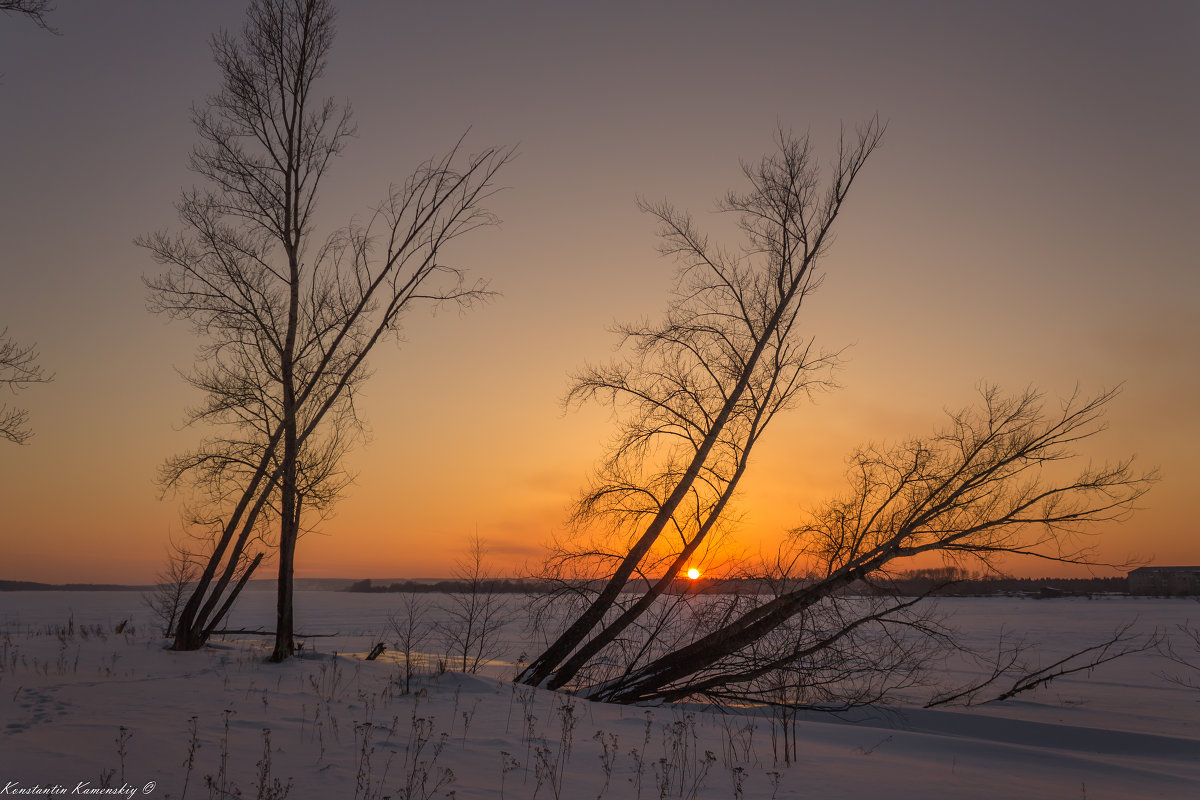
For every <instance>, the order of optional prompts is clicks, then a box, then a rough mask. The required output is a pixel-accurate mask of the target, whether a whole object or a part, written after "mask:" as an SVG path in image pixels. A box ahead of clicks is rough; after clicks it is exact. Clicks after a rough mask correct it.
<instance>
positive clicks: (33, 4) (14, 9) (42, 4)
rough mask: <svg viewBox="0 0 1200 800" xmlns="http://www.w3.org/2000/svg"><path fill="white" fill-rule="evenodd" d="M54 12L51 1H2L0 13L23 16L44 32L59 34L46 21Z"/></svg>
mask: <svg viewBox="0 0 1200 800" xmlns="http://www.w3.org/2000/svg"><path fill="white" fill-rule="evenodd" d="M53 10H54V5H53V4H52V3H51V2H50V0H0V12H3V13H5V14H23V15H24V16H26V17H28V18H29V19H31V20H33V23H34V24H35V25H37V26H38V27H39V28H41V29H42V30H44V31H49V32H50V33H58V31H56V30H55V29H54V28H52V27H50V23H48V22H47V21H46V15H47V14H49V13H50V12H52V11H53Z"/></svg>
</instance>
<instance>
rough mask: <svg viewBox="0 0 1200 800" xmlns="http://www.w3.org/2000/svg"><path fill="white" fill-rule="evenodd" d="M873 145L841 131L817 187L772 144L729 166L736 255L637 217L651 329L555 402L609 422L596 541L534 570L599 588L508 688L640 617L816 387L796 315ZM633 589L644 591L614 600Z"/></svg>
mask: <svg viewBox="0 0 1200 800" xmlns="http://www.w3.org/2000/svg"><path fill="white" fill-rule="evenodd" d="M883 132H884V126H883V125H882V124H881V123H880V122H879V120H878V119H872V120H870V121H869V122H867V123H866V124H865V125H863V126H862V127H861V128H860V129H859V130H858V131H857V134H856V135H853V136H847V135H846V134H845V132H843V135H842V137H841V138H840V139H839V143H838V156H837V160H836V162H835V165H834V169H833V175H832V178H831V179H830V180H829V181H828V182H827V183H826V184H825V185H824V186H823V185H822V179H821V171H820V169H819V167H818V165H817V163H816V156H815V155H814V153H813V151H812V148H811V147H810V143H809V140H808V139H807V138H797V137H794V136H792V135H790V134H788V133H786V132H784V131H780V132H779V135H778V141H777V145H778V152H777V153H775V154H774V155H772V156H769V157H766V158H764V159H762V160H761V161H760V162H758V163H755V164H745V165H743V171H744V173H745V176H746V179H747V181H748V182H749V189H748V190H747V191H746V192H745V193H738V192H730V193H729V194H728V195H727V196H726V197H725V199H724V201H723V202H722V203H721V204H720V206H719V209H720V210H721V211H722V212H725V213H728V214H732V215H733V216H734V217H735V218H736V220H737V225H738V227H739V229H740V230H741V232H742V235H743V242H742V244H741V247H740V249H739V250H736V251H735V250H730V249H726V248H723V247H720V246H717V245H714V244H711V243H710V242H709V240H708V238H707V237H706V236H705V235H704V234H703V233H701V232H700V230H699V229H698V228H697V227H696V225H695V223H694V222H693V220H692V218H691V217H690V216H689V215H687V214H686V213H683V212H680V211H677V210H676V209H675V208H673V207H672V206H670V205H669V204H667V203H661V204H651V203H645V202H643V203H642V204H641V207H642V209H643V211H645V212H646V213H649V214H651V215H652V216H654V217H655V218H656V219H657V220H658V222H659V226H660V237H661V241H662V244H661V247H660V249H661V251H662V253H663V254H664V255H668V256H671V257H673V258H675V259H676V260H677V261H678V262H679V264H680V269H679V273H678V277H677V280H676V286H675V289H674V291H673V294H672V298H671V303H670V305H669V307H668V309H667V312H666V315H665V318H664V319H663V321H662V322H660V323H658V324H650V323H643V324H639V325H629V326H623V327H621V328H619V329H618V332H619V334H620V335H621V336H622V338H623V342H624V346H625V347H624V356H623V357H622V358H620V359H618V360H616V361H614V362H613V363H610V364H607V365H604V366H600V367H593V368H589V369H587V370H585V371H584V372H583V373H582V374H581V375H579V376H578V377H577V378H576V380H575V384H574V386H573V388H572V390H571V393H570V396H569V401H583V400H591V399H596V400H600V401H603V402H606V403H609V404H611V405H612V407H613V408H614V410H616V411H618V412H620V413H621V414H622V415H623V418H622V421H621V423H620V432H619V433H618V435H617V436H616V438H615V443H614V445H613V447H612V448H611V452H610V453H609V455H608V456H607V457H606V459H605V460H604V461H603V463H602V464H601V465H600V467H599V468H598V470H597V471H596V475H595V477H594V479H593V481H592V485H591V486H590V487H589V488H588V489H587V491H586V492H585V493H584V496H583V497H582V499H581V500H580V501H579V504H578V506H577V509H576V513H575V522H576V524H577V526H578V527H580V528H583V529H587V528H589V527H590V528H592V529H597V528H598V529H599V530H600V539H599V540H598V541H586V540H585V542H584V543H583V544H581V545H579V546H576V547H574V548H570V547H568V548H565V549H563V550H562V551H560V552H559V553H558V554H556V556H555V557H554V558H552V563H551V564H550V568H549V569H550V571H551V572H552V573H558V574H563V575H566V576H567V577H571V576H575V577H588V578H591V579H593V580H594V579H596V578H599V579H601V580H602V584H601V586H602V588H600V589H599V591H598V592H596V593H595V595H594V596H593V597H592V598H591V599H590V601H589V602H588V603H587V605H586V607H585V608H583V609H582V611H581V612H580V613H579V614H578V615H577V616H576V617H575V619H574V621H573V622H572V624H571V625H570V626H569V627H568V628H567V629H566V630H564V631H563V632H562V633H561V635H560V636H559V637H558V638H557V639H556V640H555V641H554V642H553V643H551V644H550V646H549V647H547V648H546V650H545V651H544V652H542V654H541V655H539V656H538V657H537V658H535V659H534V660H533V661H532V662H531V663H530V665H529V666H528V667H527V668H526V669H525V670H524V671H523V672H522V674H521V675H520V676H519V677H518V680H520V681H523V682H525V683H529V684H534V685H544V686H547V687H550V688H555V687H558V686H562V685H564V684H566V683H567V682H568V681H570V680H571V679H572V678H574V677H575V675H576V674H577V673H578V672H579V670H580V669H582V668H583V667H584V666H585V665H586V664H587V663H588V662H589V661H591V660H592V658H593V657H594V656H595V655H596V654H597V653H598V652H599V651H600V650H602V649H603V648H604V647H606V646H607V645H608V644H610V643H611V642H613V641H615V640H617V639H618V638H619V637H620V636H621V635H622V634H623V632H624V631H625V630H626V629H627V628H629V626H631V625H633V624H634V623H635V622H637V621H638V620H639V618H641V617H642V616H643V615H644V614H646V613H647V612H648V611H649V610H650V609H651V608H652V607H653V606H654V604H655V603H656V601H657V600H658V598H660V597H662V595H663V594H664V593H665V592H666V591H667V590H668V589H669V587H670V586H671V585H672V583H673V582H674V581H675V578H676V576H677V575H678V574H679V572H680V570H682V569H684V568H685V567H686V566H687V565H688V563H689V561H690V560H691V559H693V558H695V557H696V556H697V555H698V551H699V549H700V548H701V547H703V546H704V544H705V542H706V541H708V539H709V537H710V535H712V534H713V533H714V532H715V531H718V530H719V529H720V526H721V523H722V521H723V520H724V519H726V518H727V506H728V504H729V502H730V500H731V499H732V497H733V495H734V493H735V491H736V488H737V485H738V482H739V480H740V479H741V477H742V475H743V474H744V472H745V469H746V467H747V465H748V463H749V458H750V454H751V451H752V450H753V448H754V445H755V444H756V443H757V441H758V439H759V437H760V436H761V435H762V434H763V432H764V430H765V429H766V427H767V426H768V424H769V423H770V422H771V421H772V419H773V418H774V417H775V415H776V414H777V413H778V412H780V411H782V410H784V409H786V408H789V407H790V406H792V405H793V404H794V403H795V402H796V400H797V399H798V398H799V397H802V396H804V394H805V393H807V392H809V391H812V390H813V389H814V388H818V387H821V386H824V385H825V384H826V383H827V382H828V368H829V367H830V365H831V364H832V363H834V361H836V355H835V354H829V353H821V352H817V351H815V350H814V348H813V341H812V339H811V338H810V337H808V336H807V335H806V334H805V333H804V332H803V330H802V327H801V324H800V310H801V307H802V304H803V302H804V300H805V299H806V298H807V297H808V296H809V294H810V293H811V292H812V291H813V290H814V289H815V288H816V287H817V285H818V283H819V275H818V273H817V263H818V261H819V259H820V258H821V256H823V255H824V254H825V253H826V251H827V250H828V248H829V246H830V244H831V242H832V231H833V227H834V223H835V221H836V220H837V217H838V215H839V213H840V212H841V210H842V206H843V204H844V203H845V201H846V198H847V196H848V194H849V192H850V188H851V186H852V185H853V184H854V182H855V180H856V178H857V176H858V173H859V170H861V169H862V167H863V165H864V164H865V163H866V161H867V159H868V158H869V157H870V155H871V154H872V153H873V152H874V151H875V149H876V148H877V147H878V146H879V144H880V142H881V141H882V137H883ZM650 575H654V576H655V577H654V578H653V579H647V576H650ZM634 577H639V578H642V579H643V580H645V581H646V584H647V588H646V589H645V590H644V591H642V592H641V594H640V596H639V597H638V598H637V599H636V600H633V601H631V602H622V599H621V595H622V592H623V591H625V590H626V587H627V585H628V584H629V582H630V580H631V579H632V578H634Z"/></svg>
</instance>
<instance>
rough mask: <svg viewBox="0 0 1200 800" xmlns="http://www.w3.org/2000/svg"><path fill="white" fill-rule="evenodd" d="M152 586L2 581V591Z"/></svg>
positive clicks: (119, 589)
mask: <svg viewBox="0 0 1200 800" xmlns="http://www.w3.org/2000/svg"><path fill="white" fill-rule="evenodd" d="M150 588H152V587H150V586H125V585H123V584H119V583H36V582H34V581H0V592H144V591H146V590H148V589H150Z"/></svg>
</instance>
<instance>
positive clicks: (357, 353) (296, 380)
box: [138, 0, 511, 660]
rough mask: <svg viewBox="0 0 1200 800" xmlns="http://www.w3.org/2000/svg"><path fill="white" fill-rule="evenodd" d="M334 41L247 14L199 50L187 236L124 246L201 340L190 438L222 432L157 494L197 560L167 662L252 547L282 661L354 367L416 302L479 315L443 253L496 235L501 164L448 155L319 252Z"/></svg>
mask: <svg viewBox="0 0 1200 800" xmlns="http://www.w3.org/2000/svg"><path fill="white" fill-rule="evenodd" d="M333 35H334V12H333V9H332V7H331V5H330V3H329V2H328V0H254V2H252V3H251V4H250V7H249V10H248V12H247V22H246V25H245V27H244V29H243V31H242V33H241V35H240V36H238V37H235V36H233V35H231V34H228V33H221V34H219V35H218V36H216V37H214V39H213V53H214V56H215V60H216V62H217V66H218V67H219V68H220V70H221V74H222V77H223V85H222V87H221V90H220V91H219V92H218V93H217V94H216V95H214V96H213V97H211V98H209V99H208V100H207V102H206V103H205V104H204V105H203V106H201V107H199V108H197V109H196V110H195V112H194V123H195V126H196V130H197V133H198V134H199V137H200V141H201V143H200V145H198V146H197V147H196V149H195V150H194V151H193V154H192V158H191V163H190V166H191V168H192V169H193V171H195V172H196V173H197V174H198V175H200V176H201V177H202V178H204V179H205V180H206V181H207V187H206V188H203V189H194V190H191V191H188V192H185V193H184V194H183V196H182V197H181V199H180V201H179V203H178V205H177V207H178V210H179V217H180V221H181V222H182V223H183V225H184V228H185V230H186V233H184V234H180V235H169V234H166V233H157V234H153V235H151V236H146V237H142V238H141V239H139V240H138V243H139V244H140V245H141V246H143V247H146V248H147V249H148V250H149V251H150V252H151V254H152V255H153V257H154V258H155V260H156V261H158V262H159V263H160V264H162V265H164V266H165V267H167V271H166V272H165V273H163V274H162V275H159V276H157V277H155V278H151V279H149V280H147V285H148V287H149V289H150V292H151V295H150V296H151V301H150V302H151V308H152V309H153V310H154V311H157V312H159V313H164V314H167V315H169V316H171V317H175V318H179V319H183V320H186V321H188V322H190V323H191V324H192V326H193V328H194V329H195V330H196V332H197V333H198V334H200V335H201V336H203V337H204V338H205V343H204V344H203V345H202V346H201V349H200V352H199V356H198V362H197V366H196V368H195V369H194V370H193V372H192V373H191V374H190V375H189V376H188V377H189V380H190V382H191V383H192V384H193V385H194V386H195V387H197V388H198V389H200V390H201V391H202V392H204V394H205V397H206V399H205V401H204V402H203V403H202V404H201V405H200V406H199V407H198V408H195V409H193V410H192V411H191V412H190V420H191V422H193V423H204V424H206V425H212V426H214V428H215V429H216V431H217V433H215V434H213V435H212V436H211V437H210V438H208V439H207V440H206V441H205V442H204V443H203V444H202V445H201V446H200V447H199V448H198V449H197V450H195V451H193V452H189V453H186V454H184V455H183V456H180V457H178V458H175V459H173V460H171V461H170V462H168V464H167V465H166V467H165V468H164V472H163V476H162V479H163V484H164V486H166V487H168V488H181V487H182V488H188V489H190V490H192V491H193V505H192V507H191V508H190V509H189V515H190V518H191V519H192V520H193V521H195V522H197V523H200V525H199V527H200V529H201V531H202V532H203V533H205V534H206V535H207V536H208V537H209V540H210V542H211V547H210V551H209V553H208V560H207V563H206V565H205V567H204V569H203V571H202V572H201V575H200V577H199V579H198V581H197V587H196V591H195V592H194V593H193V594H192V596H191V597H190V598H189V599H188V602H187V603H186V604H185V607H184V609H183V612H182V614H181V619H180V624H179V626H178V633H177V635H176V640H175V647H176V648H178V649H191V648H194V647H198V646H200V645H201V644H203V642H204V640H205V638H206V637H207V633H208V631H210V630H211V628H212V621H213V615H214V614H215V613H218V614H219V612H218V609H219V608H223V607H227V606H228V603H229V601H230V598H229V597H227V596H226V593H227V592H232V591H235V589H236V587H232V588H231V584H232V583H233V581H234V578H235V576H236V575H238V573H239V571H240V572H241V573H242V574H243V575H244V574H245V570H246V569H248V568H249V565H250V564H253V563H256V562H255V561H254V556H252V555H251V552H250V548H252V547H253V543H255V542H263V543H264V546H266V547H268V548H270V549H273V551H274V552H275V554H276V555H277V559H278V576H279V590H278V602H277V613H276V617H277V619H276V641H275V649H274V653H273V655H272V658H273V659H274V660H281V659H284V658H287V657H288V656H289V655H291V653H292V652H293V650H294V649H295V643H294V641H293V629H294V624H293V614H292V592H293V582H292V575H293V569H294V560H295V548H296V542H297V539H298V537H299V536H300V534H301V532H302V531H303V530H305V529H306V520H307V521H308V522H309V524H311V522H312V520H314V519H319V518H320V516H321V515H322V513H323V512H325V511H327V510H328V509H329V507H330V506H331V504H332V503H333V502H334V501H335V500H336V499H337V497H338V495H339V493H340V491H341V490H342V489H343V488H344V486H345V485H346V482H347V480H348V477H347V476H346V474H345V473H344V471H343V470H342V468H341V456H342V455H343V454H344V453H345V452H346V451H347V450H348V449H349V448H350V447H351V446H353V444H354V443H355V441H356V439H357V437H358V435H359V433H360V430H361V429H360V426H359V418H358V415H357V411H356V407H355V402H354V400H355V395H356V392H357V390H358V387H359V386H360V385H361V382H362V381H363V380H364V379H365V378H366V377H367V370H366V359H367V357H368V355H369V354H370V353H371V352H372V350H373V349H374V347H375V345H376V344H378V343H379V342H380V341H383V340H385V339H389V338H393V337H394V336H395V335H396V331H397V330H398V328H399V326H400V323H401V318H402V315H403V313H404V311H405V310H406V309H408V308H409V307H410V306H411V305H413V304H414V303H420V302H426V303H433V304H439V303H449V304H454V305H458V306H463V307H465V306H469V305H471V304H472V303H474V302H477V301H479V300H481V299H483V298H484V297H486V296H487V291H486V287H485V286H484V285H483V284H481V283H475V284H467V283H466V282H465V279H464V274H463V272H462V271H461V270H459V269H458V268H455V267H451V266H448V265H447V264H446V262H445V261H444V255H443V249H444V248H445V247H446V245H447V244H448V243H450V242H451V241H452V240H454V239H456V238H457V237H458V236H461V235H463V234H464V233H467V232H469V231H471V230H474V229H475V228H478V227H480V226H483V225H489V224H492V223H494V221H495V220H494V217H493V216H492V215H491V214H490V213H489V212H488V211H486V210H485V209H484V208H483V203H484V202H485V201H486V200H487V199H488V198H489V197H490V196H491V195H492V193H493V192H494V191H495V186H494V183H493V181H494V178H495V176H496V173H497V171H498V170H499V169H500V168H501V167H502V166H503V164H504V163H505V162H506V161H507V160H508V159H509V158H510V157H511V151H508V150H500V149H496V148H488V149H485V150H484V151H482V152H481V153H478V154H474V155H465V154H464V153H463V152H462V149H461V141H460V143H459V144H457V145H455V147H454V148H452V149H451V151H450V152H449V153H448V154H447V155H445V156H442V157H439V158H434V159H431V160H429V161H427V162H426V163H424V164H423V165H421V166H420V167H419V168H418V169H417V170H416V171H415V172H414V173H413V174H412V175H411V176H410V177H409V178H408V179H407V180H406V181H405V182H404V183H403V184H402V185H399V186H394V187H393V188H392V190H391V192H390V194H389V196H388V197H387V199H386V200H384V202H383V203H382V204H380V205H379V206H378V207H377V208H376V209H375V211H374V213H373V214H372V215H371V216H370V217H369V219H368V220H367V221H366V222H365V223H351V224H350V225H348V226H347V227H345V228H342V229H340V230H337V231H335V232H333V233H332V234H330V235H329V236H327V237H326V238H325V239H323V240H319V239H317V238H316V237H315V234H314V226H315V217H314V214H315V209H316V206H317V200H318V196H319V191H318V190H319V188H320V184H321V181H322V179H323V178H324V176H325V174H326V171H327V169H328V168H329V166H330V164H331V163H332V160H333V158H334V157H335V156H336V155H338V154H339V153H341V151H342V148H343V146H344V145H345V142H346V139H347V138H348V137H350V136H351V135H353V133H354V127H353V125H352V123H351V116H350V111H349V109H348V108H345V107H339V106H338V104H336V103H335V102H334V101H333V100H330V99H326V100H324V101H320V100H318V99H317V97H316V95H315V87H316V83H317V81H318V79H319V78H320V77H321V76H322V74H323V72H324V69H325V63H326V58H327V56H328V53H329V50H330V48H331V46H332V42H333ZM261 553H262V551H260V553H259V555H261ZM222 598H224V601H223V600H222Z"/></svg>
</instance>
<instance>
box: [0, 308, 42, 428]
mask: <svg viewBox="0 0 1200 800" xmlns="http://www.w3.org/2000/svg"><path fill="white" fill-rule="evenodd" d="M48 380H50V376H48V375H46V373H45V371H44V370H43V369H42V367H41V366H40V365H39V364H38V363H37V350H36V349H35V348H34V346H33V345H21V344H18V343H17V342H16V340H14V339H13V338H12V337H10V336H9V335H8V329H7V328H5V329H4V330H2V331H0V386H3V387H4V388H6V389H8V390H9V392H11V393H13V394H16V393H17V392H18V391H20V390H21V389H23V388H24V387H26V386H28V385H29V384H31V383H45V382H46V381H48ZM32 435H33V431H32V430H31V429H30V427H29V411H28V409H24V408H14V407H12V406H10V405H8V404H7V403H0V439H7V440H8V441H10V442H13V443H14V444H24V443H25V442H27V441H29V437H30V436H32Z"/></svg>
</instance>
